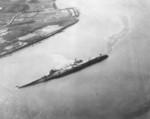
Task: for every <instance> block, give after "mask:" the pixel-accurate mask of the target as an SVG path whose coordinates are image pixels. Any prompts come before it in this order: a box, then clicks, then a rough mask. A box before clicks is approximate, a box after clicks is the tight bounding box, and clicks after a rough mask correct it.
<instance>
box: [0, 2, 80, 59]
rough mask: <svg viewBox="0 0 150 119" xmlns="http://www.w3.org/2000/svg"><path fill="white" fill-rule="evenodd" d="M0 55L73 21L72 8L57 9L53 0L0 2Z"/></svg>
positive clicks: (45, 36) (49, 34)
mask: <svg viewBox="0 0 150 119" xmlns="http://www.w3.org/2000/svg"><path fill="white" fill-rule="evenodd" d="M0 5H1V6H0V8H1V9H0V57H2V56H5V55H7V54H9V53H13V52H14V51H17V50H19V49H22V48H24V47H27V46H29V45H32V44H34V43H36V42H39V41H41V40H43V39H45V38H47V37H50V36H52V35H54V34H56V33H59V32H61V31H62V30H64V29H65V28H67V27H69V26H71V25H73V24H75V23H76V22H77V21H78V19H77V16H76V15H73V14H74V12H76V11H75V10H74V9H73V8H72V9H57V6H56V4H55V1H54V0H51V1H42V2H41V1H37V0H29V1H25V0H21V1H1V2H0Z"/></svg>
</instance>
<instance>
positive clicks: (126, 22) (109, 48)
mask: <svg viewBox="0 0 150 119" xmlns="http://www.w3.org/2000/svg"><path fill="white" fill-rule="evenodd" d="M120 20H121V22H122V24H123V26H124V27H123V28H122V30H121V31H120V32H118V33H115V34H112V35H110V36H108V37H107V40H108V43H107V54H111V53H112V50H113V47H114V45H115V44H116V43H117V42H118V41H119V40H120V39H121V38H123V37H124V36H125V35H126V34H127V33H128V31H129V19H128V17H127V16H120Z"/></svg>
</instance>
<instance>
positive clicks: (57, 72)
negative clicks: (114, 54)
mask: <svg viewBox="0 0 150 119" xmlns="http://www.w3.org/2000/svg"><path fill="white" fill-rule="evenodd" d="M107 58H108V55H105V54H104V55H101V54H100V55H98V56H97V57H94V58H90V59H88V60H87V61H83V60H75V61H74V63H73V64H70V65H68V66H66V67H65V68H63V69H52V70H50V72H49V74H48V75H47V76H44V77H42V78H40V79H38V80H35V81H33V82H31V83H28V84H25V85H23V86H16V87H17V88H25V87H28V86H32V85H36V84H39V83H42V82H46V81H49V80H53V79H58V78H61V77H63V76H67V75H69V74H72V73H75V72H77V71H80V70H82V69H84V68H86V67H89V66H91V65H94V64H96V63H98V62H101V61H103V60H105V59H107Z"/></svg>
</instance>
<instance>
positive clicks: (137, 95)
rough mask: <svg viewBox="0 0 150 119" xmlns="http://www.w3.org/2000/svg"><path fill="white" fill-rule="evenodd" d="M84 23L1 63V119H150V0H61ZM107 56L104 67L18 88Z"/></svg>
mask: <svg viewBox="0 0 150 119" xmlns="http://www.w3.org/2000/svg"><path fill="white" fill-rule="evenodd" d="M57 5H58V7H59V8H65V7H72V6H75V7H77V8H78V9H79V10H80V12H81V15H80V18H79V19H80V20H79V22H78V23H77V24H75V25H74V26H72V27H70V28H68V29H66V30H65V31H64V32H62V33H60V34H57V35H55V36H53V37H51V38H49V39H46V40H44V41H42V42H41V43H39V44H36V45H34V46H31V47H29V48H26V49H24V50H21V51H19V52H17V53H14V54H12V55H11V56H7V57H5V58H1V59H0V67H1V68H0V82H1V83H0V89H1V90H0V118H1V119H20V118H21V119H66V118H67V119H70V118H72V119H84V118H85V119H88V118H89V119H91V118H94V119H100V118H101V119H126V118H128V119H132V118H137V119H146V118H149V114H148V111H149V107H150V105H149V90H150V88H149V78H150V75H149V71H150V65H149V60H150V55H149V51H150V48H149V44H150V41H149V38H150V36H149V32H148V31H149V30H150V24H149V2H148V0H143V1H142V2H141V1H140V0H122V1H120V0H105V1H103V0H92V1H88V2H87V0H76V1H75V0H68V1H67V2H66V0H58V1H57ZM100 53H108V54H109V55H110V56H109V58H108V59H107V60H105V61H104V62H101V63H99V64H96V65H94V66H91V67H89V68H87V69H84V70H82V71H80V72H77V73H74V74H71V75H69V76H66V77H63V78H60V79H58V80H53V81H49V82H46V83H43V84H39V85H36V86H33V87H29V88H25V89H21V90H18V89H16V88H15V86H16V85H22V84H25V83H28V82H30V81H33V80H35V79H38V78H40V77H42V76H43V75H45V74H48V72H49V70H50V69H51V68H53V67H61V66H63V65H66V64H68V63H69V62H71V61H72V60H73V59H74V58H77V59H80V58H81V59H87V58H89V57H92V56H95V55H98V54H100Z"/></svg>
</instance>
